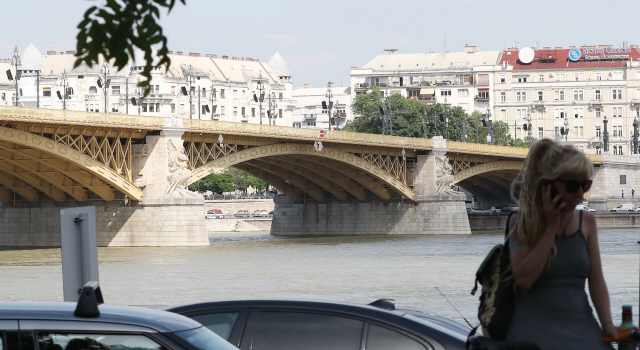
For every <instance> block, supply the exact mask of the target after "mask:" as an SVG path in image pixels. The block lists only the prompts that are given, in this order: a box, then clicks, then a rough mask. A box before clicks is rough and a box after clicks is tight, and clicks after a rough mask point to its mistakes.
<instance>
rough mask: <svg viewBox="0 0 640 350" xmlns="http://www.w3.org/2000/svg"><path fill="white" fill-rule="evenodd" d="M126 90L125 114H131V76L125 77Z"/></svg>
mask: <svg viewBox="0 0 640 350" xmlns="http://www.w3.org/2000/svg"><path fill="white" fill-rule="evenodd" d="M124 91H125V100H124V105H125V109H126V111H125V114H127V115H129V78H125V79H124Z"/></svg>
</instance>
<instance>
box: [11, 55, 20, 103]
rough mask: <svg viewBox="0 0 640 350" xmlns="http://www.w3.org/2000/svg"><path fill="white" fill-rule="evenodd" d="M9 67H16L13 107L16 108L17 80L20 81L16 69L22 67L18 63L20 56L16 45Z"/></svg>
mask: <svg viewBox="0 0 640 350" xmlns="http://www.w3.org/2000/svg"><path fill="white" fill-rule="evenodd" d="M11 65H12V66H14V67H16V76H15V80H16V99H15V103H14V105H15V106H18V80H20V74H19V70H18V67H20V66H21V65H22V63H21V62H20V55H19V54H18V46H17V45H16V46H15V47H14V49H13V57H12V58H11Z"/></svg>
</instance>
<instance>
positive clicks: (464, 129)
mask: <svg viewBox="0 0 640 350" xmlns="http://www.w3.org/2000/svg"><path fill="white" fill-rule="evenodd" d="M461 141H462V142H467V113H465V114H464V121H463V122H462V138H461ZM476 143H478V134H477V133H476Z"/></svg>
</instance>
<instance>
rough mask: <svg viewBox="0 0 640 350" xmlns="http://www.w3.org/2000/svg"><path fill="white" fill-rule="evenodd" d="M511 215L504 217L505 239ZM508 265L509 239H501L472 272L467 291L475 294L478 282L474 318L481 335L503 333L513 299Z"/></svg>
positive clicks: (508, 321)
mask: <svg viewBox="0 0 640 350" xmlns="http://www.w3.org/2000/svg"><path fill="white" fill-rule="evenodd" d="M511 215H513V213H511V214H509V217H508V218H507V225H506V228H505V233H504V235H505V239H506V237H507V235H508V234H509V220H510V219H511ZM510 267H511V264H510V257H509V243H508V242H505V243H504V244H497V245H496V246H494V247H493V248H491V250H490V251H489V253H488V254H487V256H486V257H485V258H484V260H483V261H482V264H480V267H479V268H478V271H477V272H476V282H475V286H474V287H473V290H471V294H472V295H475V293H476V291H477V289H478V283H480V284H481V285H482V290H481V293H480V306H479V307H478V319H479V320H480V324H481V325H482V334H484V336H485V337H489V338H492V339H504V338H505V337H506V335H507V329H508V328H509V323H510V322H511V316H512V315H513V306H514V302H515V285H514V280H513V274H512V271H511V268H510ZM474 331H475V329H474ZM474 333H475V332H474Z"/></svg>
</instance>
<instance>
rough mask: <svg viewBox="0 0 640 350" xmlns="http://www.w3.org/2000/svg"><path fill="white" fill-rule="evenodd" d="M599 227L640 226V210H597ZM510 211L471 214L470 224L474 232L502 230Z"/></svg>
mask: <svg viewBox="0 0 640 350" xmlns="http://www.w3.org/2000/svg"><path fill="white" fill-rule="evenodd" d="M593 214H594V215H595V216H596V220H597V222H598V228H599V229H603V228H634V227H640V212H628V213H627V212H624V213H616V212H595V213H593ZM508 217H509V213H499V214H493V215H473V214H472V215H469V225H470V226H471V231H472V232H478V231H502V230H504V227H505V224H506V222H507V218H508Z"/></svg>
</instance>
